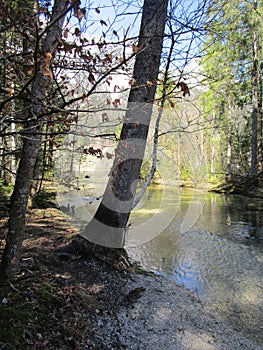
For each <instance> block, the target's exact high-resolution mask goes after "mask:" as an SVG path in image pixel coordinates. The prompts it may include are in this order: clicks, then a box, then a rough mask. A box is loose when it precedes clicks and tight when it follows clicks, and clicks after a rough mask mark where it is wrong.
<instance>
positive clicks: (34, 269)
mask: <svg viewBox="0 0 263 350" xmlns="http://www.w3.org/2000/svg"><path fill="white" fill-rule="evenodd" d="M3 222H4V221H3ZM75 234H76V232H75V231H74V229H72V226H71V224H70V221H69V220H66V219H65V216H63V214H62V213H61V212H59V211H57V210H56V209H46V210H45V211H39V210H35V211H33V212H32V213H31V215H30V217H29V226H28V239H27V240H26V241H25V244H24V246H25V251H24V255H23V260H22V264H21V271H20V273H19V275H18V276H17V280H16V282H15V283H14V284H13V285H12V286H10V289H9V291H8V293H7V294H6V296H5V298H4V300H2V305H0V327H1V328H0V349H1V347H2V349H5V350H6V349H21V350H22V349H23V350H26V349H30V350H33V349H57V350H63V349H65V350H67V349H81V350H82V349H83V350H84V349H90V350H91V349H98V350H103V349H105V350H106V349H107V350H118V349H128V350H132V349H134V350H140V349H143V350H159V349H164V350H177V349H178V350H190V349H191V350H240V349H241V350H260V349H263V346H262V344H263V336H262V335H261V334H260V333H255V334H254V333H252V332H251V331H250V330H249V329H246V327H245V326H242V325H240V324H238V323H235V322H233V319H232V318H229V317H227V316H225V315H220V314H219V313H217V312H215V311H214V310H212V309H211V307H210V306H209V305H206V303H205V300H201V299H199V298H198V297H196V296H195V295H193V294H192V293H191V292H190V291H188V290H186V289H185V288H184V287H181V286H178V285H176V284H174V283H173V282H172V281H169V280H166V279H164V278H162V277H158V276H153V275H151V274H138V273H135V272H119V271H113V270H112V268H110V267H109V266H108V265H106V264H103V263H101V262H99V261H97V260H95V259H93V258H90V259H83V258H82V257H81V256H78V255H77V254H68V253H57V252H56V249H57V248H60V247H63V246H64V245H66V244H67V243H68V242H69V241H70V239H71V238H72V237H73V236H74V235H75Z"/></svg>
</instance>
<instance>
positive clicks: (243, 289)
mask: <svg viewBox="0 0 263 350" xmlns="http://www.w3.org/2000/svg"><path fill="white" fill-rule="evenodd" d="M100 193H101V192H100ZM82 195H83V194H81V191H80V192H79V193H78V194H77V197H74V194H72V195H71V197H70V198H71V200H72V201H73V202H75V203H76V205H75V207H74V215H75V217H77V218H79V219H82V220H85V219H86V218H87V217H89V218H91V217H92V216H93V214H94V212H95V210H96V208H97V206H98V201H94V202H92V203H91V204H85V203H84V202H83V200H82V201H81V200H80V198H82ZM67 196H68V194H67ZM87 208H88V209H87ZM262 211H263V201H262V200H256V199H251V198H246V197H242V196H235V195H220V194H215V193H208V192H207V191H197V190H190V189H182V188H180V187H175V186H174V187H172V186H171V187H166V188H165V189H162V188H160V187H158V186H151V187H150V188H148V190H147V192H146V194H145V196H144V197H143V199H142V201H141V202H140V203H139V205H138V206H137V207H136V208H135V210H134V211H133V213H132V215H131V217H130V223H129V229H128V234H127V237H126V241H127V243H126V248H127V251H128V254H129V256H130V257H131V258H132V259H133V260H135V261H137V262H139V263H140V265H141V266H142V267H143V268H145V269H147V270H150V271H153V272H154V273H156V274H159V275H163V276H165V277H167V278H169V279H172V280H173V281H175V282H176V283H177V284H180V285H183V286H185V287H186V288H188V289H190V290H192V291H193V292H194V293H196V295H198V296H199V297H200V298H202V300H205V301H206V303H208V304H209V305H212V306H213V307H215V308H216V309H218V310H220V311H222V312H224V313H227V314H229V315H234V317H235V318H238V320H240V319H242V323H243V324H247V325H248V326H249V327H250V328H251V329H253V327H255V329H257V332H261V331H263V326H262V325H263V319H262V315H263V279H262V277H263V216H262ZM87 213H88V215H87ZM85 221H86V220H85ZM84 225H86V223H85V222H84Z"/></svg>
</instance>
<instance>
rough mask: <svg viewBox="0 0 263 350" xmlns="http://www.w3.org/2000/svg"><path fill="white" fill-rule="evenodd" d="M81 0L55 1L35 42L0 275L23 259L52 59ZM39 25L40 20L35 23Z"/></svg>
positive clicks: (12, 271)
mask: <svg viewBox="0 0 263 350" xmlns="http://www.w3.org/2000/svg"><path fill="white" fill-rule="evenodd" d="M78 5H79V1H78V0H74V1H72V2H71V4H70V5H69V2H68V1H67V0H65V1H60V0H56V1H55V2H54V5H53V11H52V16H51V18H50V24H49V25H48V26H47V27H46V30H45V32H43V33H42V34H41V35H38V38H37V43H36V56H37V57H36V62H35V76H34V77H33V79H32V88H31V91H30V93H28V97H27V100H28V102H27V103H28V117H27V120H26V122H25V127H24V130H23V148H22V154H21V158H20V163H19V167H18V170H17V176H16V182H15V187H14V191H13V194H12V197H11V209H10V216H9V220H8V229H9V230H8V234H7V239H6V245H5V249H4V254H3V257H2V264H1V279H2V280H6V279H12V278H13V277H14V275H15V273H16V272H17V268H18V264H19V261H20V255H21V248H22V241H23V239H24V232H25V217H26V209H27V202H28V197H29V191H30V185H31V181H32V178H33V173H34V167H35V163H36V159H37V155H38V152H39V149H40V147H41V133H42V129H43V115H44V114H45V112H46V106H45V104H44V101H45V97H46V94H47V91H48V89H49V88H50V85H51V74H52V73H51V70H50V61H51V59H52V57H54V56H55V54H56V51H57V48H58V45H59V43H60V40H59V38H61V35H62V26H63V22H64V18H65V16H66V14H67V12H68V11H69V10H70V9H72V8H74V7H75V8H77V7H78ZM36 27H38V23H36Z"/></svg>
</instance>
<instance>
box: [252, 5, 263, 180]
mask: <svg viewBox="0 0 263 350" xmlns="http://www.w3.org/2000/svg"><path fill="white" fill-rule="evenodd" d="M254 7H255V9H256V7H257V4H256V3H255V4H254ZM258 57H259V42H258V34H257V28H254V29H253V68H252V106H253V111H252V135H251V167H250V175H251V176H252V177H256V176H257V173H258V123H259V110H260V98H259V87H260V79H261V77H259V74H260V69H259V62H258Z"/></svg>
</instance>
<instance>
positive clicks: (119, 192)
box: [81, 0, 168, 249]
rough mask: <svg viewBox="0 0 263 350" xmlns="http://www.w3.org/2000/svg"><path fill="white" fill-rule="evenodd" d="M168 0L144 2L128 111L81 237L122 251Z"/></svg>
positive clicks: (153, 92) (146, 127)
mask: <svg viewBox="0 0 263 350" xmlns="http://www.w3.org/2000/svg"><path fill="white" fill-rule="evenodd" d="M167 6H168V0H144V6H143V12H142V21H141V28H140V34H139V43H138V54H137V56H136V61H135V66H134V71H133V81H134V82H135V84H134V85H133V86H132V88H131V90H130V94H129V99H128V108H127V112H126V115H125V120H124V124H123V127H122V132H121V136H120V142H119V144H118V147H117V149H116V152H115V159H114V164H113V167H112V171H111V174H110V178H109V181H108V184H107V187H106V190H105V193H104V195H103V198H102V202H101V204H100V206H99V208H98V210H97V212H96V214H95V216H94V218H93V219H92V220H91V222H90V223H89V224H88V225H87V227H86V229H85V230H84V232H83V233H81V236H82V237H85V238H86V239H88V240H89V241H90V242H93V243H95V244H96V245H100V246H105V247H110V248H117V249H118V248H123V247H124V243H125V231H126V230H125V228H126V224H127V222H128V219H129V216H130V212H131V210H132V207H133V201H134V197H135V191H136V187H137V182H138V179H139V175H140V169H141V165H142V161H143V157H144V152H145V146H146V139H147V135H148V130H149V124H150V121H151V115H152V108H153V101H154V97H155V92H156V86H157V79H158V73H159V66H160V59H161V53H162V43H163V35H164V28H165V21H166V14H167Z"/></svg>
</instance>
